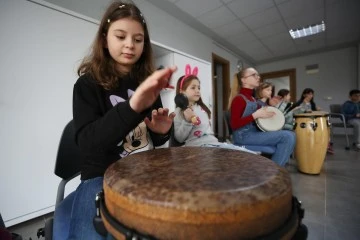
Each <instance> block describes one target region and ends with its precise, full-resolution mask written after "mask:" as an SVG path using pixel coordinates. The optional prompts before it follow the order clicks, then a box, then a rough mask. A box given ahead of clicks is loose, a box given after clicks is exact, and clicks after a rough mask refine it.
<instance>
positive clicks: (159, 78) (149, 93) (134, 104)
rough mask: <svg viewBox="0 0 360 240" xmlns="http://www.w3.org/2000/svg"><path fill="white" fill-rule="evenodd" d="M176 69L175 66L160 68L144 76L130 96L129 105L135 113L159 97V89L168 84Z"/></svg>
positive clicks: (147, 106)
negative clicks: (143, 79)
mask: <svg viewBox="0 0 360 240" xmlns="http://www.w3.org/2000/svg"><path fill="white" fill-rule="evenodd" d="M176 69H177V67H176V66H174V67H167V68H164V69H160V70H157V71H155V72H154V73H153V74H151V75H150V76H149V77H148V78H146V79H145V81H144V82H143V83H141V84H140V86H139V87H138V88H137V89H136V91H135V93H134V95H133V96H132V97H131V98H130V107H131V108H132V109H133V110H134V111H135V112H137V113H140V112H142V111H144V110H145V109H147V108H149V107H150V106H151V105H152V104H153V103H154V102H155V101H156V99H157V98H158V97H159V94H160V91H161V90H162V89H163V88H165V87H166V86H167V85H168V84H169V80H170V78H171V75H172V74H173V73H174V72H175V71H176Z"/></svg>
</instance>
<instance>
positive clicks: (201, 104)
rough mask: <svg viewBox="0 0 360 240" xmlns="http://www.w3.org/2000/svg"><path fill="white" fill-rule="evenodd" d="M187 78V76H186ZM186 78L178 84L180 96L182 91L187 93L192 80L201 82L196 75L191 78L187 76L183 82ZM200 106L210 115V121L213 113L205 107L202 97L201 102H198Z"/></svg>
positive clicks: (177, 90)
mask: <svg viewBox="0 0 360 240" xmlns="http://www.w3.org/2000/svg"><path fill="white" fill-rule="evenodd" d="M184 76H185V75H184ZM184 76H181V77H180V78H179V79H178V81H177V83H176V94H179V93H180V90H182V91H186V89H187V88H188V87H189V85H190V83H191V81H192V80H194V79H195V80H198V81H199V82H200V80H199V79H198V77H197V76H195V75H189V76H186V78H185V79H184V80H182V79H183V78H184ZM181 82H183V83H182V88H181V89H180V83H181ZM196 103H197V104H198V105H200V106H201V108H202V109H204V110H205V112H206V113H207V114H208V116H209V119H211V111H210V109H209V108H208V107H207V106H206V105H205V103H204V102H203V100H202V99H201V97H200V98H199V100H198V101H197V102H196ZM176 107H179V106H176Z"/></svg>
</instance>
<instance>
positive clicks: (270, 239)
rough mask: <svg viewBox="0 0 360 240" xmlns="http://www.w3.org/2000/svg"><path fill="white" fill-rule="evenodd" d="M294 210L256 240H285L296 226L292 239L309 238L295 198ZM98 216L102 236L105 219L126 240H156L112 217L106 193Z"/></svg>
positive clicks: (100, 195)
mask: <svg viewBox="0 0 360 240" xmlns="http://www.w3.org/2000/svg"><path fill="white" fill-rule="evenodd" d="M292 202H293V203H292V210H291V215H290V217H289V218H288V219H287V221H286V222H285V223H284V224H283V225H282V226H280V227H279V228H278V229H276V230H275V231H274V232H272V233H270V234H268V235H266V236H262V237H258V238H256V239H259V240H260V239H261V240H278V239H283V238H284V236H286V234H287V233H288V232H289V231H290V230H291V229H292V228H293V226H294V225H295V224H298V227H297V230H296V233H295V235H294V236H293V237H292V239H293V240H305V239H307V236H308V229H307V227H306V226H305V225H304V224H302V222H301V221H302V219H303V218H304V212H305V210H304V209H303V208H302V207H301V202H300V201H298V199H297V198H296V197H294V196H293V199H292ZM95 205H96V216H95V217H94V219H93V224H94V227H95V229H96V231H97V232H98V233H99V234H100V235H102V236H107V234H108V231H107V230H106V228H105V226H104V223H103V220H102V219H105V220H106V221H107V222H108V223H109V224H110V225H111V227H112V228H113V229H116V230H117V231H118V232H119V233H121V234H123V235H124V237H125V239H126V240H156V238H154V237H151V236H148V235H145V234H142V233H139V232H137V231H136V230H134V229H131V228H128V227H127V226H125V225H123V224H121V223H119V222H118V221H117V220H116V219H115V218H114V217H112V216H111V214H110V213H109V211H108V209H107V208H106V205H105V198H104V192H103V191H101V192H99V193H98V194H97V195H96V199H95Z"/></svg>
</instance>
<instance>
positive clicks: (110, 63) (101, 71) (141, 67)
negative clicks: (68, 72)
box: [78, 1, 154, 90]
mask: <svg viewBox="0 0 360 240" xmlns="http://www.w3.org/2000/svg"><path fill="white" fill-rule="evenodd" d="M123 18H130V19H132V20H135V21H137V22H139V23H140V24H141V25H142V26H143V29H144V50H143V52H142V55H141V57H140V58H139V60H138V61H137V62H136V63H135V64H134V65H133V66H132V68H131V71H130V73H129V75H130V77H132V78H134V79H136V80H137V81H139V83H140V82H142V81H144V80H145V79H146V78H147V77H148V76H149V75H150V74H151V73H152V72H153V71H154V64H153V53H152V49H151V42H150V36H149V31H148V27H147V24H146V21H145V19H144V16H143V15H142V13H141V12H140V10H139V9H138V8H137V7H136V5H134V4H132V3H128V2H123V1H115V2H112V3H111V4H110V5H109V7H108V8H107V10H106V11H105V14H104V16H103V18H102V20H101V23H100V25H99V29H98V32H97V34H96V36H95V40H94V42H93V45H92V48H91V52H90V53H89V55H88V56H86V57H85V58H84V59H83V61H82V63H81V65H80V66H79V68H78V75H79V76H81V75H83V74H86V73H89V74H91V76H92V77H93V78H94V79H96V81H97V82H98V83H99V84H100V85H101V86H102V87H103V88H105V89H107V90H109V89H113V88H116V87H117V86H118V77H119V76H123V75H125V74H124V73H121V72H119V71H118V70H117V68H116V64H117V63H116V62H115V61H114V59H112V57H111V56H110V53H109V50H108V49H107V48H106V47H105V42H106V36H107V33H108V31H109V28H110V25H111V24H112V23H113V22H115V21H117V20H119V19H123Z"/></svg>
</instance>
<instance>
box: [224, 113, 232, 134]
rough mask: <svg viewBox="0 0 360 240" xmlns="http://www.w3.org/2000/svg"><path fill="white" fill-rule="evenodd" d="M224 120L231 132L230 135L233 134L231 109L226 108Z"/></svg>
mask: <svg viewBox="0 0 360 240" xmlns="http://www.w3.org/2000/svg"><path fill="white" fill-rule="evenodd" d="M223 115H224V122H225V125H226V128H227V130H228V132H229V136H231V135H232V129H231V126H230V111H228V110H225V111H224V114H223Z"/></svg>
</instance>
